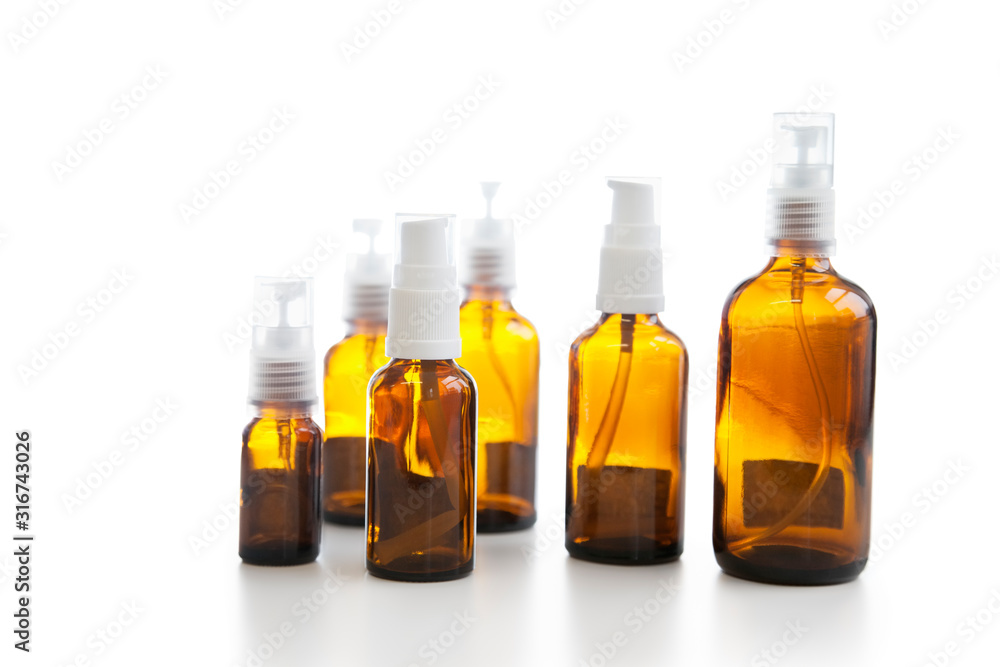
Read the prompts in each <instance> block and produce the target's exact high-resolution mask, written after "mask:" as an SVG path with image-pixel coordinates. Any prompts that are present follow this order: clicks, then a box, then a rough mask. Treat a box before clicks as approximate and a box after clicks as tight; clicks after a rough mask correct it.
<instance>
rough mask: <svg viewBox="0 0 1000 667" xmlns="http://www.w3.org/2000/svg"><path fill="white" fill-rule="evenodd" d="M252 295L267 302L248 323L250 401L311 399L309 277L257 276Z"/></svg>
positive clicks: (312, 354)
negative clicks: (262, 312)
mask: <svg viewBox="0 0 1000 667" xmlns="http://www.w3.org/2000/svg"><path fill="white" fill-rule="evenodd" d="M254 301H255V303H257V304H260V305H266V306H270V308H269V309H265V310H266V311H267V312H266V315H264V318H263V321H261V322H260V323H259V324H257V325H255V326H254V328H253V337H252V340H251V345H250V392H249V402H250V403H251V404H252V405H257V404H260V403H265V402H276V403H289V402H294V403H300V402H305V403H313V402H314V401H315V400H316V360H315V352H314V348H313V329H312V279H310V278H304V279H300V278H264V277H258V278H256V279H255V284H254Z"/></svg>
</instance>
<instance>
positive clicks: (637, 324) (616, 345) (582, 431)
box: [566, 313, 688, 563]
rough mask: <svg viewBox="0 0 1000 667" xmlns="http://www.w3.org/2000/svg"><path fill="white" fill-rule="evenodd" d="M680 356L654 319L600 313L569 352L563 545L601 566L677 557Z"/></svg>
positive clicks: (684, 368)
mask: <svg viewBox="0 0 1000 667" xmlns="http://www.w3.org/2000/svg"><path fill="white" fill-rule="evenodd" d="M687 373H688V359H687V351H686V350H685V348H684V344H683V343H682V342H681V341H680V339H679V338H677V336H675V335H674V334H673V333H671V332H670V331H669V330H667V329H666V328H665V327H664V326H663V325H662V324H661V323H660V321H659V319H658V318H657V316H656V315H653V314H649V315H622V314H608V313H604V314H602V315H601V319H600V320H599V321H598V323H597V324H596V325H595V326H593V327H591V328H590V329H589V330H587V331H585V332H584V333H583V334H581V335H580V337H579V338H577V339H576V341H575V342H574V343H573V347H572V349H571V350H570V378H569V384H570V394H569V457H568V458H569V466H568V467H567V471H566V475H567V477H566V507H567V513H566V548H567V550H568V551H569V552H570V554H571V555H573V556H576V557H578V558H584V559H587V560H595V561H600V562H610V563H655V562H663V561H669V560H674V559H675V558H677V557H678V556H680V554H681V551H683V546H684V545H683V535H684V445H685V435H686V414H687V406H686V390H685V388H686V387H687Z"/></svg>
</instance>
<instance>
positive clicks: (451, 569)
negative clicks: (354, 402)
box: [368, 359, 476, 581]
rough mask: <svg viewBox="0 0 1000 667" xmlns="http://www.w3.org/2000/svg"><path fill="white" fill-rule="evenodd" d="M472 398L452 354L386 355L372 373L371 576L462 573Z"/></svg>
mask: <svg viewBox="0 0 1000 667" xmlns="http://www.w3.org/2000/svg"><path fill="white" fill-rule="evenodd" d="M475 399H476V397H475V384H474V383H473V381H472V379H471V377H470V376H469V374H468V373H466V372H465V371H464V370H462V369H461V368H460V367H459V366H458V364H456V363H455V362H454V361H447V360H445V361H441V360H438V361H420V360H415V359H409V360H406V359H393V360H392V361H391V362H390V363H389V365H388V366H386V367H384V368H383V369H381V370H380V371H378V372H377V373H376V374H375V377H374V378H372V383H371V389H370V398H369V402H370V409H369V412H370V415H371V416H370V419H371V422H370V428H371V431H370V435H369V457H370V460H369V465H368V489H369V490H368V493H369V497H370V498H371V505H372V507H371V512H370V514H369V524H368V569H369V571H371V572H372V573H374V574H377V575H379V576H381V577H385V578H388V579H403V580H406V581H441V580H445V579H456V578H458V577H462V576H465V575H467V574H468V573H469V572H471V571H472V567H473V537H474V534H475V510H476V492H475V449H474V447H475V441H476V440H475V433H476V400H475Z"/></svg>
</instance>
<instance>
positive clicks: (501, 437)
mask: <svg viewBox="0 0 1000 667" xmlns="http://www.w3.org/2000/svg"><path fill="white" fill-rule="evenodd" d="M460 317H461V331H462V356H461V358H460V359H458V362H459V364H460V365H461V366H462V368H465V369H466V370H468V371H469V372H470V373H471V374H472V377H474V378H475V379H476V389H477V391H478V395H479V409H478V414H479V434H478V456H477V472H476V474H477V483H476V488H477V498H476V503H477V510H476V514H477V518H476V527H477V530H478V531H479V532H499V531H506V530H518V529H521V528H528V527H529V526H531V525H533V524H534V523H535V519H536V512H535V462H536V459H537V430H538V362H539V345H538V334H537V332H536V331H535V327H534V326H533V325H532V324H531V322H529V321H528V320H527V319H525V318H524V317H523V316H522V315H521V314H520V313H518V312H517V311H516V310H514V307H513V306H512V305H511V302H510V293H509V290H507V289H505V288H500V287H470V288H468V289H467V290H466V298H465V301H464V302H463V303H462V307H461V314H460Z"/></svg>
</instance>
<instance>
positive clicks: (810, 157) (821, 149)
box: [764, 113, 837, 257]
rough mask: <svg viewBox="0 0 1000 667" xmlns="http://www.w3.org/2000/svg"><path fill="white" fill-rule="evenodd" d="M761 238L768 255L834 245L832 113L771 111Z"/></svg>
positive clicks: (813, 253) (817, 253)
mask: <svg viewBox="0 0 1000 667" xmlns="http://www.w3.org/2000/svg"><path fill="white" fill-rule="evenodd" d="M774 142H775V150H774V154H773V156H772V170H771V187H770V188H769V189H768V191H767V208H766V211H765V218H764V221H765V222H764V237H765V239H766V241H767V245H768V247H769V248H770V250H771V253H772V255H803V256H810V257H828V256H829V255H831V254H833V251H834V249H835V248H836V245H837V242H836V236H835V234H834V210H835V196H834V191H833V114H832V113H776V114H774Z"/></svg>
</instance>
